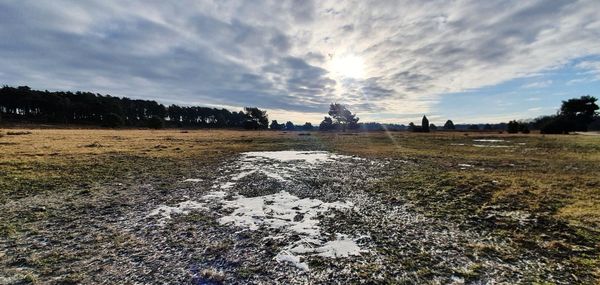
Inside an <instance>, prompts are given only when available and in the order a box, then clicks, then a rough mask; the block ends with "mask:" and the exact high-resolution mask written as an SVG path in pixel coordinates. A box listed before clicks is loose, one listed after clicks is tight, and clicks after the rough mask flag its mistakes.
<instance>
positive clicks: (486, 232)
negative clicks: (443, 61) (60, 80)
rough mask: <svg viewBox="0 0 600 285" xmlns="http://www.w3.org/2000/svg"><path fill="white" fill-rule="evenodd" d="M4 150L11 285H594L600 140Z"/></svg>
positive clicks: (80, 140)
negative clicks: (365, 283)
mask: <svg viewBox="0 0 600 285" xmlns="http://www.w3.org/2000/svg"><path fill="white" fill-rule="evenodd" d="M0 150H1V151H0V264H1V265H0V284H4V283H6V284H27V283H37V284H47V283H50V284H77V283H83V284H98V283H100V284H102V283H105V284H114V283H121V284H135V283H143V284H148V283H175V284H180V283H192V284H217V283H222V282H223V283H240V284H247V283H291V284H303V283H331V282H337V283H361V282H363V283H364V282H371V283H396V284H398V283H406V284H415V283H418V284H448V283H453V284H485V283H500V284H502V283H505V284H515V283H522V284H532V283H533V284H597V283H598V282H599V281H600V270H599V268H600V255H599V254H600V238H599V237H600V176H599V175H598V173H599V171H600V138H599V137H598V136H583V135H568V136H567V135H565V136H543V135H539V134H531V135H507V134H494V133H462V132H452V133H443V132H437V133H430V134H412V133H404V132H402V133H384V132H381V133H318V132H313V133H298V132H288V133H285V132H271V131H261V132H258V131H256V132H254V131H252V132H251V131H220V130H190V131H181V130H159V131H150V130H91V129H63V130H58V129H2V130H0ZM281 151H284V152H281Z"/></svg>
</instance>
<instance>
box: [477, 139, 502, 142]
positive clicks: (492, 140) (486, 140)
mask: <svg viewBox="0 0 600 285" xmlns="http://www.w3.org/2000/svg"><path fill="white" fill-rule="evenodd" d="M473 141H474V142H489V143H499V142H505V141H506V140H497V139H477V140H473Z"/></svg>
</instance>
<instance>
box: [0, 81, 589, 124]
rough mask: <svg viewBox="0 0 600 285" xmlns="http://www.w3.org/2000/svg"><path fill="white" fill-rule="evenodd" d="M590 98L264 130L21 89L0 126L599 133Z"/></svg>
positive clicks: (9, 90) (342, 110)
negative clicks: (538, 106)
mask: <svg viewBox="0 0 600 285" xmlns="http://www.w3.org/2000/svg"><path fill="white" fill-rule="evenodd" d="M596 102H597V99H596V98H595V97H592V96H589V95H587V96H581V97H580V98H573V99H569V100H567V101H563V102H562V105H561V108H560V110H559V111H558V112H557V113H556V114H555V115H550V116H542V117H538V118H536V119H533V120H530V121H516V120H513V121H510V122H508V123H500V124H456V125H455V124H454V123H453V122H452V120H447V121H446V123H445V124H444V126H441V127H438V126H436V125H435V124H432V123H430V122H429V120H428V119H427V117H426V116H423V118H422V120H421V124H420V125H416V124H414V123H413V122H410V123H409V124H408V126H405V125H398V124H381V123H375V122H371V123H359V122H358V121H359V118H358V117H357V116H356V115H355V114H353V113H352V112H351V111H350V110H349V109H348V108H347V107H346V106H344V105H342V104H338V103H332V104H331V105H330V106H329V112H328V115H329V116H326V117H325V118H324V119H323V121H321V123H320V124H319V126H318V127H314V126H313V125H312V124H311V123H309V122H307V123H305V124H304V125H294V123H292V122H291V121H288V122H286V123H285V124H284V123H281V124H280V123H279V122H278V121H277V120H273V121H271V124H269V120H268V116H267V112H266V111H264V110H261V109H258V108H256V107H245V108H244V109H243V110H241V111H237V112H236V111H229V110H227V109H218V108H209V107H198V106H178V105H170V106H164V105H162V104H159V103H157V102H156V101H152V100H140V99H130V98H126V97H124V98H120V97H114V96H110V95H100V94H95V93H91V92H79V91H78V92H68V91H67V92H62V91H57V92H49V91H47V90H46V91H38V90H32V89H31V88H29V87H27V86H19V87H9V86H3V87H2V88H1V89H0V121H1V120H4V121H9V122H32V123H54V124H87V125H99V126H104V127H119V126H129V127H150V128H162V127H192V128H193V127H197V128H244V129H268V128H270V129H272V130H288V131H311V130H315V129H317V128H318V130H321V131H346V130H354V131H383V130H388V131H403V130H409V131H413V132H429V131H435V130H440V129H443V130H470V131H473V130H488V131H492V130H501V131H507V132H508V133H518V132H521V133H529V132H530V129H534V130H540V132H541V133H546V134H564V133H569V132H573V131H587V130H600V117H599V116H598V112H597V110H598V109H599V107H598V105H597V104H596Z"/></svg>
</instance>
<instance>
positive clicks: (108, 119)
mask: <svg viewBox="0 0 600 285" xmlns="http://www.w3.org/2000/svg"><path fill="white" fill-rule="evenodd" d="M122 125H123V118H121V116H119V115H117V114H115V113H108V114H106V115H104V116H103V118H102V126H103V127H107V128H118V127H120V126H122Z"/></svg>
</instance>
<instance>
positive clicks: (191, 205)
mask: <svg viewBox="0 0 600 285" xmlns="http://www.w3.org/2000/svg"><path fill="white" fill-rule="evenodd" d="M205 209H206V207H205V206H204V204H203V203H199V202H196V201H191V200H190V201H184V202H181V203H179V204H177V206H174V207H172V206H167V205H160V206H158V207H157V208H156V209H154V210H152V211H150V213H148V215H147V216H146V217H153V216H161V217H160V218H159V219H158V224H159V225H163V224H164V222H165V221H166V220H170V219H171V216H172V215H173V214H188V213H189V212H190V211H191V210H205Z"/></svg>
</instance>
